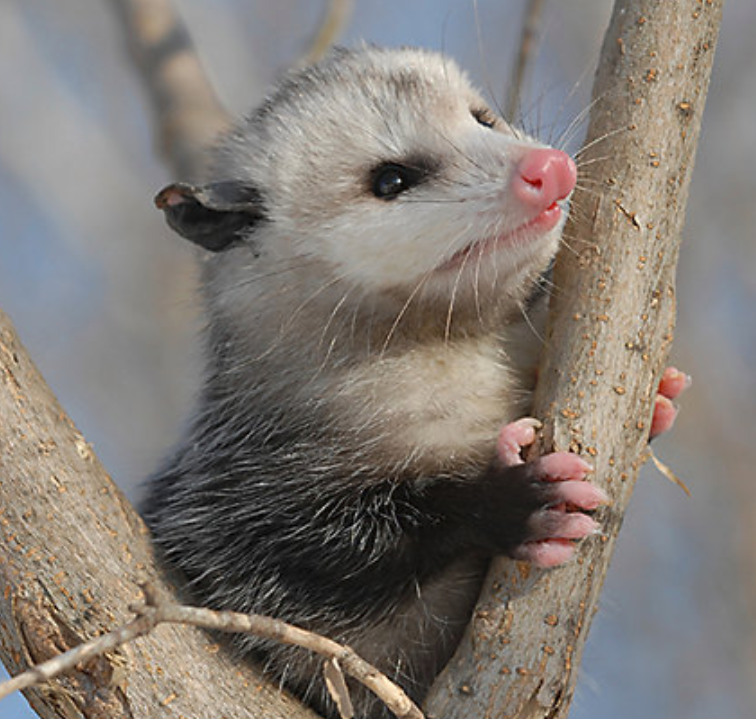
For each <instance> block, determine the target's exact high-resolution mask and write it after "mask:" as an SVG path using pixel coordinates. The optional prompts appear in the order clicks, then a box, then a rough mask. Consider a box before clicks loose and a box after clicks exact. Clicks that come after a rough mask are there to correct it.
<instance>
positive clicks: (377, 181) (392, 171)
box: [370, 163, 423, 200]
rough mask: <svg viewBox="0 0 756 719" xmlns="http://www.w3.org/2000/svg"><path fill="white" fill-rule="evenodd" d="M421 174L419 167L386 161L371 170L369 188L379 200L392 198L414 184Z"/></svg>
mask: <svg viewBox="0 0 756 719" xmlns="http://www.w3.org/2000/svg"><path fill="white" fill-rule="evenodd" d="M422 176H423V172H422V170H420V169H417V168H413V167H406V166H405V165H397V164H394V163H387V164H385V165H380V166H379V167H376V168H375V170H373V174H372V178H371V185H370V189H371V190H372V192H373V194H374V195H375V196H376V197H378V198H380V199H381V200H393V199H394V198H395V197H396V196H397V195H399V194H401V193H402V192H405V191H406V190H409V189H410V187H413V186H414V185H416V184H417V183H418V182H419V181H420V179H421V178H422Z"/></svg>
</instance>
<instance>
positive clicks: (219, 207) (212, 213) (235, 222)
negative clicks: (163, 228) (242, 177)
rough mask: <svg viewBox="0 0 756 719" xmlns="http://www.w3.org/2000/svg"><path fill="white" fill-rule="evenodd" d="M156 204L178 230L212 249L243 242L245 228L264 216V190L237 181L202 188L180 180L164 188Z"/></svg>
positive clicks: (220, 248)
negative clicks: (262, 193) (261, 193)
mask: <svg viewBox="0 0 756 719" xmlns="http://www.w3.org/2000/svg"><path fill="white" fill-rule="evenodd" d="M155 205H157V207H158V208H159V209H161V210H163V212H164V213H165V219H166V221H167V222H168V224H169V225H170V226H171V227H172V228H173V229H174V230H176V232H178V233H179V234H180V235H181V236H182V237H185V238H186V239H187V240H190V241H192V242H194V243H195V244H197V245H200V246H201V247H204V248H205V249H206V250H210V251H211V252H221V251H222V250H226V249H228V248H229V247H231V246H232V245H233V244H235V243H237V242H239V241H240V239H241V233H242V231H243V230H249V229H251V228H252V227H254V226H255V225H256V224H257V223H258V222H260V220H262V218H263V207H262V198H261V197H260V193H259V192H258V191H257V190H256V189H255V188H253V187H248V186H245V185H242V184H240V183H239V182H234V181H228V182H214V183H211V184H209V185H204V186H202V187H196V186H194V185H186V184H184V183H181V182H176V183H174V184H172V185H168V186H167V187H164V188H163V189H162V190H160V192H159V193H158V194H157V196H156V197H155Z"/></svg>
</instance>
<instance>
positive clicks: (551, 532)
mask: <svg viewBox="0 0 756 719" xmlns="http://www.w3.org/2000/svg"><path fill="white" fill-rule="evenodd" d="M528 467H529V469H530V471H529V474H530V476H531V479H532V480H533V481H536V482H542V483H549V484H550V486H548V487H543V486H542V487H541V489H545V490H546V491H545V493H544V495H545V497H547V498H548V500H547V502H546V503H545V504H543V505H542V506H541V507H540V508H539V509H537V510H536V511H534V512H533V513H532V514H531V515H530V517H529V519H528V523H527V525H528V527H527V528H528V537H527V541H525V542H524V543H523V544H520V545H519V546H518V547H516V548H515V549H514V551H512V552H511V555H512V556H513V557H514V558H515V559H520V560H524V561H528V562H531V563H533V564H535V565H537V566H539V567H555V566H557V565H559V564H563V563H564V562H566V561H568V560H569V559H570V558H571V557H572V556H573V554H574V552H575V541H576V540H579V539H584V538H585V537H588V536H590V535H592V534H596V533H597V532H598V530H599V525H598V523H597V522H596V521H595V520H594V519H593V518H592V517H589V516H588V515H587V514H584V512H588V511H591V510H594V509H596V508H597V507H599V506H600V505H602V504H607V503H608V501H609V498H608V497H607V495H606V494H605V493H604V492H603V491H602V490H601V489H599V488H598V487H596V486H594V485H592V484H590V483H589V482H587V481H585V478H586V476H587V475H588V473H589V472H591V471H592V469H593V468H592V467H591V465H589V464H588V463H587V462H586V461H584V460H583V459H581V458H580V457H578V456H577V455H576V454H571V453H570V452H555V453H553V454H547V455H544V456H543V457H540V458H539V459H537V460H535V461H534V462H532V463H530V464H529V465H528Z"/></svg>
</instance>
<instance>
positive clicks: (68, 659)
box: [0, 615, 156, 699]
mask: <svg viewBox="0 0 756 719" xmlns="http://www.w3.org/2000/svg"><path fill="white" fill-rule="evenodd" d="M155 624H156V622H155V619H154V617H153V616H149V615H143V616H140V617H137V618H136V619H133V620H132V621H130V622H129V623H128V624H124V625H123V626H122V627H118V629H114V630H113V631H112V632H108V633H107V634H103V635H101V636H99V637H97V638H96V639H91V640H90V641H88V642H84V644H80V645H79V646H78V647H75V648H74V649H69V651H67V652H65V653H64V654H60V655H59V656H57V657H53V658H52V659H48V660H47V661H46V662H43V663H42V664H37V665H36V666H34V667H32V668H31V669H29V670H27V671H25V672H23V673H22V674H19V675H18V676H15V677H13V678H12V679H8V680H6V681H4V682H0V699H4V698H5V697H7V696H8V695H9V694H12V693H13V692H17V691H23V690H24V689H28V688H29V687H32V686H34V685H35V684H40V683H41V682H45V681H48V680H50V679H54V678H55V677H57V676H58V675H59V674H62V673H63V672H65V671H68V670H69V669H73V667H75V666H76V665H77V664H79V663H81V662H83V661H86V660H87V659H91V658H92V657H98V656H100V655H101V654H105V652H109V651H110V650H111V649H115V648H116V647H119V646H121V645H122V644H126V642H130V641H132V640H133V639H136V638H137V637H143V636H145V635H146V634H149V633H150V632H151V631H152V629H153V628H154V627H155Z"/></svg>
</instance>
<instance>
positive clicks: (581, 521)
mask: <svg viewBox="0 0 756 719" xmlns="http://www.w3.org/2000/svg"><path fill="white" fill-rule="evenodd" d="M560 514H561V513H560ZM598 530H599V525H598V523H597V522H596V520H594V519H592V518H591V517H589V516H588V515H587V514H582V513H581V512H568V513H567V514H563V515H562V516H561V517H560V518H559V519H558V521H557V523H556V525H555V529H554V536H553V537H549V539H585V537H590V536H591V535H592V534H596V532H598Z"/></svg>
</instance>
